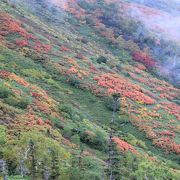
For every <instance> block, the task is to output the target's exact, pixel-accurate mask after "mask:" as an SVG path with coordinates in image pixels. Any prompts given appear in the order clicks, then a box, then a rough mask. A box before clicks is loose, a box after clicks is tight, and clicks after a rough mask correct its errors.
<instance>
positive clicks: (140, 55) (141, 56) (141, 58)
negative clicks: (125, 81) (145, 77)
mask: <svg viewBox="0 0 180 180" xmlns="http://www.w3.org/2000/svg"><path fill="white" fill-rule="evenodd" d="M133 59H134V60H135V61H138V62H141V63H143V64H144V65H145V66H146V67H147V68H153V67H155V66H156V61H155V60H154V59H152V58H151V57H150V56H149V55H147V54H146V53H144V52H141V51H138V52H134V53H133Z"/></svg>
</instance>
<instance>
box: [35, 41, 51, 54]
mask: <svg viewBox="0 0 180 180" xmlns="http://www.w3.org/2000/svg"><path fill="white" fill-rule="evenodd" d="M34 49H35V50H36V51H37V52H45V53H48V52H49V51H50V50H51V49H52V46H51V45H50V44H43V43H41V42H40V41H36V42H35V46H34Z"/></svg>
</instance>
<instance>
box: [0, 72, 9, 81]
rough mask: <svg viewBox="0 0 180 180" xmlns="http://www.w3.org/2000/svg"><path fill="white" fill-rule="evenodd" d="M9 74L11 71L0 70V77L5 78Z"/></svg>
mask: <svg viewBox="0 0 180 180" xmlns="http://www.w3.org/2000/svg"><path fill="white" fill-rule="evenodd" d="M10 75H11V73H10V72H8V71H5V70H1V71H0V78H3V79H6V78H8V77H9V76H10Z"/></svg>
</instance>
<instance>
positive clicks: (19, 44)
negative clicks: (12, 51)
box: [16, 39, 28, 47]
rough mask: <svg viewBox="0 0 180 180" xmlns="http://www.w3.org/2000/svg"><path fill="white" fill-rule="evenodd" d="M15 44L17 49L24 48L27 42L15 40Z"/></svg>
mask: <svg viewBox="0 0 180 180" xmlns="http://www.w3.org/2000/svg"><path fill="white" fill-rule="evenodd" d="M16 44H17V45H18V46H19V47H24V46H28V41H27V40H21V39H17V40H16Z"/></svg>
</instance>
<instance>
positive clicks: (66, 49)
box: [60, 46, 71, 52]
mask: <svg viewBox="0 0 180 180" xmlns="http://www.w3.org/2000/svg"><path fill="white" fill-rule="evenodd" d="M60 51H64V52H69V51H71V50H70V49H69V48H67V47H65V46H61V47H60Z"/></svg>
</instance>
